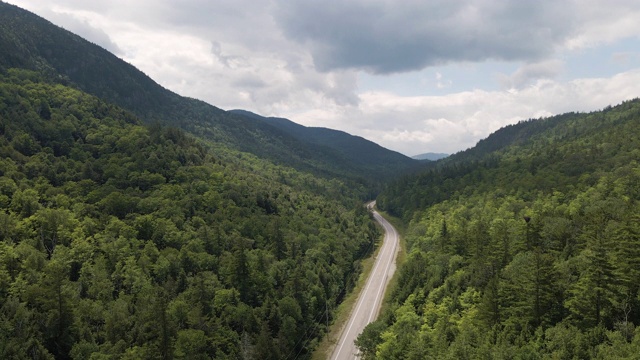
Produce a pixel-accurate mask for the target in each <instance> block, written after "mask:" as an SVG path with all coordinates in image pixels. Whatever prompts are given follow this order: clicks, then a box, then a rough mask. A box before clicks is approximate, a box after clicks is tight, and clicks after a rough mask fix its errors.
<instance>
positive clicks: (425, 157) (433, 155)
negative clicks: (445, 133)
mask: <svg viewBox="0 0 640 360" xmlns="http://www.w3.org/2000/svg"><path fill="white" fill-rule="evenodd" d="M447 156H449V154H444V153H432V152H430V153H424V154H419V155H414V156H412V157H411V158H412V159H416V160H430V161H437V160H440V159H444V158H446V157H447Z"/></svg>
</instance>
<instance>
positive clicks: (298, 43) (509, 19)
mask: <svg viewBox="0 0 640 360" xmlns="http://www.w3.org/2000/svg"><path fill="white" fill-rule="evenodd" d="M8 2H10V3H13V4H16V5H18V6H21V7H23V8H26V9H28V10H30V11H33V12H35V13H37V14H39V15H41V16H43V17H45V18H47V19H49V20H50V21H52V22H53V23H55V24H57V25H60V26H62V27H65V28H67V29H68V30H70V31H72V32H75V33H77V34H79V35H81V36H83V37H85V38H87V39H88V40H90V41H92V42H94V43H96V44H99V45H101V46H103V47H104V48H106V49H107V50H109V51H112V52H114V53H115V54H116V55H118V56H120V57H122V58H123V59H125V60H126V61H128V62H130V63H132V64H133V65H135V66H136V67H138V68H140V69H141V70H142V71H143V72H145V73H146V74H148V75H149V76H151V77H152V78H153V79H154V80H156V81H158V82H159V83H161V84H162V85H163V86H165V87H167V88H169V89H171V90H173V91H175V92H177V93H179V94H181V95H185V96H191V97H195V98H199V99H202V100H205V101H207V102H209V103H211V104H213V105H216V106H218V107H221V108H224V109H234V108H242V109H247V110H250V111H255V112H257V113H260V114H262V115H266V116H279V117H286V118H289V119H291V120H294V121H296V122H299V123H302V124H304V125H308V126H326V127H331V128H335V129H341V130H345V131H348V132H350V133H352V134H356V135H361V136H364V137H366V138H368V139H370V140H373V141H375V142H377V143H379V144H381V145H383V146H385V147H388V148H390V149H393V150H397V151H400V152H402V153H405V154H407V155H414V154H418V153H422V152H427V151H433V152H456V151H459V150H463V149H465V148H467V147H470V146H473V145H474V144H475V143H476V142H477V141H478V140H479V139H481V138H483V137H486V136H487V135H488V134H490V133H491V132H493V131H495V130H497V129H498V128H500V127H502V126H504V125H507V124H510V123H514V122H517V121H519V120H522V119H528V118H537V117H541V116H549V115H552V114H557V113H562V112H566V111H592V110H597V109H600V108H602V107H604V106H607V105H610V104H611V105H613V104H617V103H619V102H621V101H623V100H626V99H631V98H635V97H638V96H640V38H639V35H638V34H640V3H639V2H638V1H635V0H616V1H608V0H580V1H578V0H572V1H551V0H537V1H536V0H530V1H529V0H511V1H507V0H461V1H448V0H431V1H417V0H410V1H403V2H398V1H392V0H350V1H346V0H343V1H336V0H323V1H315V0H310V1H285V0H273V1H255V0H234V1H227V0H217V1H212V0H180V1H178V0H154V1H151V0H137V1H130V0H109V1H107V0H96V1H86V0H57V1H55V3H54V2H42V1H39V0H10V1H8Z"/></svg>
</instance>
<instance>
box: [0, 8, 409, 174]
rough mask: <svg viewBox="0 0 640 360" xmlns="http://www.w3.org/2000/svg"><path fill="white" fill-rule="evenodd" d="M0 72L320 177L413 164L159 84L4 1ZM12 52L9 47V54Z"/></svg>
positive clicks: (391, 170) (0, 18)
mask: <svg viewBox="0 0 640 360" xmlns="http://www.w3.org/2000/svg"><path fill="white" fill-rule="evenodd" d="M0 48H2V49H3V51H2V52H0V70H1V69H8V68H12V67H16V68H24V69H29V70H36V71H39V72H41V73H44V74H46V75H47V76H48V77H49V78H50V79H52V80H55V81H58V82H61V83H63V84H68V85H71V86H74V87H77V88H78V89H80V90H82V91H85V92H87V93H89V94H92V95H95V96H98V97H99V98H102V99H104V100H106V101H109V102H112V103H114V104H116V105H119V106H121V107H123V108H125V109H127V110H129V111H131V112H133V113H134V114H135V115H137V116H138V117H140V118H141V119H142V120H143V121H145V122H147V123H155V122H158V123H161V124H167V125H172V126H177V127H180V128H182V129H185V130H187V131H189V132H191V133H194V134H196V135H198V136H201V137H205V138H207V139H209V140H211V141H214V142H216V143H221V144H225V145H226V146H230V147H232V148H234V149H238V150H240V151H245V152H249V153H252V154H254V155H256V156H258V157H261V158H266V159H269V160H271V161H273V162H275V163H278V164H283V165H289V166H293V167H295V168H298V169H303V170H305V171H312V172H314V173H315V174H318V175H322V176H326V177H332V176H349V177H351V178H364V177H368V176H371V175H372V174H370V173H366V172H365V173H358V171H360V170H367V169H369V168H372V166H371V163H372V162H373V163H374V166H373V168H375V169H378V172H380V171H381V172H386V174H392V173H394V172H395V171H397V169H405V168H406V167H407V166H410V165H411V164H410V162H407V161H403V162H402V163H401V164H396V163H395V162H394V159H395V157H394V156H395V154H396V153H393V152H391V151H388V150H386V151H385V149H380V154H385V155H388V154H394V156H391V157H390V156H381V157H376V158H373V159H371V158H366V157H365V158H354V157H352V158H348V159H347V158H344V157H343V156H340V154H338V153H335V152H327V151H325V150H326V149H327V148H318V147H313V146H309V144H308V143H305V142H304V141H300V139H297V138H296V137H294V136H292V135H291V134H290V133H288V132H286V131H282V130H281V129H279V128H277V127H275V126H271V125H270V124H267V123H265V122H256V121H253V120H252V119H248V118H246V117H244V116H238V115H235V114H233V113H230V112H226V111H223V110H221V109H219V108H216V107H214V106H211V105H209V104H206V103H204V102H202V101H199V100H195V99H190V98H185V97H181V96H179V95H177V94H175V93H173V92H171V91H169V90H167V89H165V88H163V87H162V86H160V85H158V84H157V83H156V82H154V81H153V80H152V79H150V78H149V77H148V76H146V75H145V74H143V73H142V72H141V71H139V70H138V69H136V68H135V67H133V66H131V65H130V64H127V63H126V62H124V61H122V60H121V59H119V58H117V57H116V56H115V55H113V54H111V53H109V52H108V51H106V50H104V49H103V48H101V47H99V46H97V45H94V44H91V43H89V42H87V41H85V40H83V39H82V38H80V37H79V36H77V35H74V34H72V33H70V32H68V31H66V30H64V29H62V28H60V27H57V26H55V25H53V24H51V23H49V22H48V21H46V20H44V19H42V18H40V17H38V16H36V15H33V14H31V13H29V12H27V11H24V10H22V9H20V8H18V7H15V6H13V5H9V4H6V3H2V2H0ZM5 49H6V51H5ZM387 168H389V170H388V171H387V170H385V169H387Z"/></svg>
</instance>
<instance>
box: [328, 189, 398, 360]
mask: <svg viewBox="0 0 640 360" xmlns="http://www.w3.org/2000/svg"><path fill="white" fill-rule="evenodd" d="M374 205H375V201H374V202H372V203H369V204H368V205H367V206H368V207H369V209H371V210H372V211H373V216H374V217H375V219H376V221H378V222H379V223H380V225H382V226H383V227H384V231H385V236H384V241H383V243H382V248H381V249H380V251H379V252H378V256H377V257H376V260H375V264H374V265H373V270H372V271H371V273H370V274H369V278H368V279H367V283H366V285H365V287H364V289H362V292H361V293H360V296H358V301H357V302H356V305H355V308H353V309H352V311H351V317H350V318H349V322H347V324H346V325H345V327H344V329H342V333H341V335H340V339H339V340H338V342H337V344H336V347H335V349H334V350H333V353H332V354H331V359H333V360H347V359H356V358H358V348H357V347H356V345H355V344H354V343H353V342H354V341H355V340H356V338H357V337H358V335H360V333H361V332H362V330H364V328H365V326H367V324H369V323H370V322H372V321H374V320H375V319H376V317H377V316H378V312H379V311H380V306H381V305H382V298H383V297H384V292H385V289H386V287H387V284H388V283H389V280H390V279H391V276H392V275H393V272H394V271H395V269H396V254H397V252H398V249H399V248H400V246H399V245H398V242H399V236H398V232H397V231H396V229H395V228H394V227H393V225H391V224H390V223H389V222H388V221H387V220H385V218H383V217H382V216H381V215H380V214H378V212H377V211H375V210H373V206H374Z"/></svg>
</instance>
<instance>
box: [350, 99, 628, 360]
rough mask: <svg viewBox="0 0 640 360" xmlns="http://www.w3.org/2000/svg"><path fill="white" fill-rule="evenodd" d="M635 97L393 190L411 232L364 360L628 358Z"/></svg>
mask: <svg viewBox="0 0 640 360" xmlns="http://www.w3.org/2000/svg"><path fill="white" fill-rule="evenodd" d="M638 149H640V100H637V99H636V100H632V101H626V102H624V103H622V104H620V105H618V106H615V107H608V108H606V109H605V110H603V111H596V112H592V113H588V114H576V113H571V114H565V115H560V116H555V117H551V118H548V119H540V120H531V121H525V122H521V123H519V124H516V125H512V126H509V127H506V128H504V129H501V130H498V131H497V132H495V133H494V134H492V135H491V136H489V137H488V138H487V139H485V140H483V141H481V142H479V143H478V146H476V147H475V148H472V149H469V150H467V151H465V152H463V153H459V154H456V155H454V156H452V157H451V158H448V159H445V160H442V161H440V162H438V164H437V166H436V167H435V168H433V169H430V170H429V171H426V172H424V173H422V174H420V175H417V176H408V177H405V178H403V179H401V180H400V181H398V182H396V183H394V184H392V185H390V186H389V187H388V189H387V190H386V191H385V192H383V193H382V194H381V195H380V196H379V198H378V204H379V206H381V207H383V208H385V209H387V210H389V211H391V212H394V213H396V214H398V215H401V216H403V217H404V219H406V220H407V221H408V222H409V229H408V231H407V237H406V241H407V244H408V247H409V250H408V252H409V255H408V256H407V261H406V263H405V264H403V265H401V266H400V267H399V270H398V272H399V279H398V286H397V287H396V288H395V289H394V291H393V293H392V300H391V302H392V304H393V305H392V306H391V307H390V310H389V312H387V313H386V314H384V315H383V316H382V318H383V320H381V321H379V322H378V323H376V324H374V325H372V326H371V327H369V328H368V329H367V330H366V331H365V332H364V333H363V335H362V337H361V338H360V339H359V343H360V345H361V350H362V352H363V353H365V354H366V355H365V358H369V359H370V358H377V359H390V358H407V359H410V358H429V357H434V358H469V359H473V358H499V359H506V358H528V357H531V358H580V359H604V358H634V357H635V356H637V354H638V351H639V350H640V333H638V332H637V331H636V330H635V324H639V323H640V285H639V284H638V281H637V279H638V277H639V276H640V251H639V249H640V151H639V150H638Z"/></svg>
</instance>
